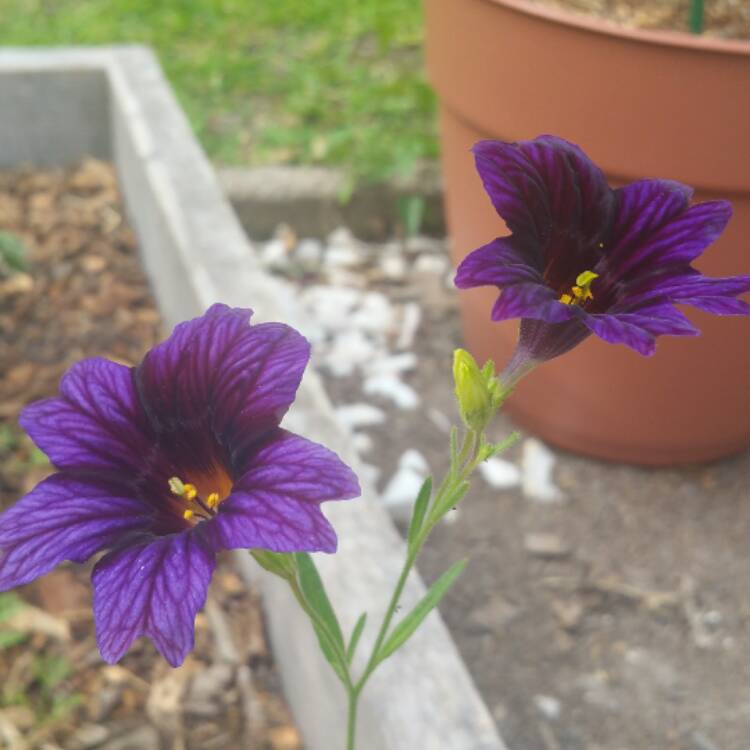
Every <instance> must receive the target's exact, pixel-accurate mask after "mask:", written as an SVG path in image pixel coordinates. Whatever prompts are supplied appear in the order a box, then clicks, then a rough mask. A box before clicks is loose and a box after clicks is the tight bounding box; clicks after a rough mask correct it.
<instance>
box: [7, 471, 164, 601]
mask: <svg viewBox="0 0 750 750" xmlns="http://www.w3.org/2000/svg"><path fill="white" fill-rule="evenodd" d="M119 492H120V491H119V490H118V488H117V487H116V486H114V487H110V486H108V485H107V484H105V483H103V482H101V481H95V480H88V479H87V480H83V479H80V478H77V477H72V476H69V475H66V474H53V475H52V476H51V477H49V478H48V479H45V480H44V481H43V482H41V483H40V484H38V485H37V486H36V487H35V488H34V489H33V490H32V491H31V492H30V493H29V494H28V495H26V496H25V497H23V498H21V500H19V501H18V502H17V503H16V504H15V505H13V506H12V507H11V508H10V509H8V510H6V511H5V513H3V514H2V515H0V590H5V589H9V588H13V587H14V586H20V585H21V584H24V583H28V582H29V581H32V580H34V579H35V578H38V577H39V576H41V575H44V574H45V573H47V572H49V571H50V570H52V568H54V567H55V566H56V565H58V564H59V563H61V562H63V561H64V560H72V561H73V562H79V563H80V562H85V561H86V560H87V559H88V558H89V557H90V556H91V555H92V554H94V552H97V551H98V550H100V549H104V548H106V547H110V546H112V545H114V544H117V543H119V542H121V541H122V540H123V539H126V538H127V537H129V536H130V535H132V534H133V533H135V532H141V531H148V530H149V529H150V528H151V527H152V524H153V515H152V511H151V509H150V508H149V507H148V506H147V505H145V504H144V503H142V502H139V501H138V500H134V499H132V498H129V497H122V496H121V494H119Z"/></svg>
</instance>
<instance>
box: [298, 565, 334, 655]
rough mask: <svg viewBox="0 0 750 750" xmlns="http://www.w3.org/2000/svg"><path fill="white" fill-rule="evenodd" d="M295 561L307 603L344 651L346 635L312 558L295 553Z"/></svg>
mask: <svg viewBox="0 0 750 750" xmlns="http://www.w3.org/2000/svg"><path fill="white" fill-rule="evenodd" d="M294 559H295V560H296V561H297V567H298V569H299V584H300V587H301V588H302V593H303V594H304V595H305V599H307V603H308V604H309V605H310V607H311V608H312V609H313V610H314V611H315V612H316V613H317V614H318V616H319V617H320V619H321V620H322V621H323V623H324V624H325V626H326V628H327V629H328V631H329V632H330V635H331V637H332V638H333V639H334V641H335V642H336V644H337V645H338V646H340V647H341V650H342V651H344V650H345V647H344V635H343V633H342V632H341V626H340V625H339V621H338V618H337V617H336V613H335V612H334V611H333V607H332V606H331V602H330V600H329V599H328V594H326V590H325V588H324V587H323V581H322V580H321V579H320V574H319V573H318V569H317V568H316V567H315V563H314V562H313V559H312V557H310V555H309V554H307V552H295V554H294Z"/></svg>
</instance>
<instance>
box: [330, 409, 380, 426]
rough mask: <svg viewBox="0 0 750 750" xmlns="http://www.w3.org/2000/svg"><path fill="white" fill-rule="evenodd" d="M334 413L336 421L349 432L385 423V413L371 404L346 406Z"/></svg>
mask: <svg viewBox="0 0 750 750" xmlns="http://www.w3.org/2000/svg"><path fill="white" fill-rule="evenodd" d="M335 413H336V419H337V420H338V421H339V422H340V423H341V424H343V425H345V426H346V427H348V428H349V429H350V430H356V429H358V428H361V427H373V426H374V425H376V424H383V422H385V412H384V411H383V410H382V409H378V407H377V406H373V405H372V404H365V403H356V404H346V405H344V406H339V407H338V408H337V409H335Z"/></svg>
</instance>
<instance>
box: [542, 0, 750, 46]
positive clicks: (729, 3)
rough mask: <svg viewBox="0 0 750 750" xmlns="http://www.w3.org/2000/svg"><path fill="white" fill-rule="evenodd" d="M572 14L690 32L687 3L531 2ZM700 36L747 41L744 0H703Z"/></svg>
mask: <svg viewBox="0 0 750 750" xmlns="http://www.w3.org/2000/svg"><path fill="white" fill-rule="evenodd" d="M534 1H535V2H537V3H539V4H540V5H547V6H550V7H553V8H558V9H562V10H570V11H573V12H575V13H586V14H588V15H591V16H594V17H595V18H599V19H601V20H603V21H612V22H613V23H617V24H621V25H622V26H625V27H629V28H633V29H658V30H660V31H686V32H687V31H690V13H691V7H692V2H691V0H534ZM704 6H705V10H704V14H703V33H704V35H705V36H709V37H721V38H725V39H750V3H748V2H747V0H705V3H704Z"/></svg>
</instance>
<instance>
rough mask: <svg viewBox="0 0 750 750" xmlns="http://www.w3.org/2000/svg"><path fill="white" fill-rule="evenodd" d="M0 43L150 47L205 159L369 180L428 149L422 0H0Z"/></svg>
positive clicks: (429, 101)
mask: <svg viewBox="0 0 750 750" xmlns="http://www.w3.org/2000/svg"><path fill="white" fill-rule="evenodd" d="M0 40H1V41H0V43H2V44H5V45H38V44H45V45H64V44H103V43H108V42H142V43H145V44H149V45H151V46H153V47H154V49H155V50H156V51H157V53H158V55H159V57H160V59H161V62H162V65H163V66H164V68H165V69H166V71H167V75H168V76H169V78H170V80H171V82H172V84H173V85H174V87H175V89H176V91H177V94H178V96H179V98H180V101H181V103H182V105H183V106H184V108H185V109H186V111H187V112H188V114H189V116H190V118H191V120H192V122H193V125H194V127H195V130H196V131H197V133H198V135H199V137H200V139H201V140H202V142H203V144H204V146H205V148H206V149H207V151H208V153H209V154H210V155H211V157H212V158H213V159H214V160H216V161H218V162H222V163H240V164H253V165H257V164H268V163H287V164H337V165H344V166H346V167H347V168H349V169H350V170H351V173H352V175H353V176H356V177H358V178H361V177H364V178H379V177H387V176H388V175H391V174H394V173H403V172H408V171H409V170H410V168H411V167H412V165H413V164H414V162H415V161H416V160H419V159H424V158H430V157H433V156H435V154H436V148H437V146H436V138H435V130H436V127H435V117H434V99H433V95H432V92H431V91H430V89H429V87H428V86H427V83H426V80H425V75H424V70H423V62H422V53H421V41H422V17H421V0H266V1H265V2H261V1H260V0H0Z"/></svg>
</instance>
